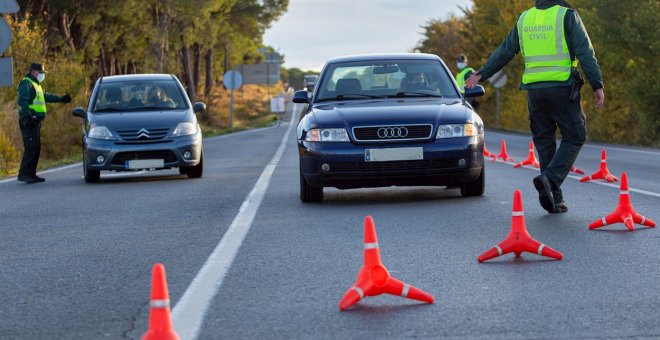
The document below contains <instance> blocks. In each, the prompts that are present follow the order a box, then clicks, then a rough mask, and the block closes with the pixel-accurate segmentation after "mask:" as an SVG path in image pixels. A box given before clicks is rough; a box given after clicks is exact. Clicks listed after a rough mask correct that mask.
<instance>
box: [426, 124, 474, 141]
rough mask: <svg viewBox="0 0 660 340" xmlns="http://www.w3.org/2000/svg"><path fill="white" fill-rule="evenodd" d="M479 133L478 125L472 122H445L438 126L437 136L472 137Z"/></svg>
mask: <svg viewBox="0 0 660 340" xmlns="http://www.w3.org/2000/svg"><path fill="white" fill-rule="evenodd" d="M477 134H478V131H477V126H476V125H474V124H472V123H465V124H445V125H439V126H438V133H436V135H435V138H453V137H472V136H476V135H477Z"/></svg>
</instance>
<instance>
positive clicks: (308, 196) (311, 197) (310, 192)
mask: <svg viewBox="0 0 660 340" xmlns="http://www.w3.org/2000/svg"><path fill="white" fill-rule="evenodd" d="M300 200H301V201H303V202H321V201H322V200H323V187H320V188H319V187H315V186H312V185H310V184H309V183H307V180H306V179H305V176H303V172H302V164H301V165H300Z"/></svg>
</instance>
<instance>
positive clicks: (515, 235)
mask: <svg viewBox="0 0 660 340" xmlns="http://www.w3.org/2000/svg"><path fill="white" fill-rule="evenodd" d="M512 216H513V217H512V218H511V232H509V235H508V236H507V237H506V239H504V241H502V242H500V243H499V244H498V245H496V246H495V247H493V248H490V249H489V250H487V251H486V252H485V253H483V254H481V255H479V257H478V258H477V260H478V261H479V262H484V261H488V260H490V259H492V258H495V257H498V256H502V255H504V254H508V253H514V254H516V257H519V256H520V254H522V253H523V252H528V253H535V254H539V255H542V256H547V257H551V258H553V259H557V260H561V259H562V258H563V257H564V255H562V254H561V253H560V252H558V251H556V250H554V249H552V248H550V247H548V246H546V245H545V244H543V243H541V242H539V241H537V240H535V239H534V238H533V237H532V236H531V235H530V234H529V232H527V228H526V227H525V214H524V212H523V201H522V194H521V193H520V190H516V191H515V192H514V193H513V213H512Z"/></svg>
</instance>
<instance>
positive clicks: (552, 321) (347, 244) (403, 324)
mask: <svg viewBox="0 0 660 340" xmlns="http://www.w3.org/2000/svg"><path fill="white" fill-rule="evenodd" d="M295 111H296V112H299V111H300V108H299V107H296V110H295ZM293 116H294V117H295V114H294V115H293ZM291 117H292V115H291V114H288V115H286V117H285V119H284V120H285V121H288V120H290V119H291ZM290 126H291V124H289V123H284V124H281V125H280V126H274V127H270V128H265V129H259V130H254V131H248V132H241V133H236V134H232V135H227V136H222V137H216V138H210V139H207V140H205V142H204V143H205V145H204V148H205V156H206V159H205V174H204V177H203V178H201V179H195V180H191V179H187V178H185V177H184V176H179V175H178V172H176V170H175V171H165V172H153V173H139V174H128V175H123V174H122V175H105V174H103V175H102V183H101V184H98V185H90V184H85V183H84V181H83V179H82V178H81V175H82V170H81V167H80V165H72V166H69V167H65V168H62V169H57V170H55V171H49V172H47V173H45V174H44V176H45V177H46V178H47V182H46V183H43V184H33V185H25V184H19V183H18V182H16V181H15V180H13V179H6V180H3V181H0V221H1V223H0V271H1V272H2V287H3V288H2V289H1V290H0V301H2V302H3V303H2V305H1V306H0V315H2V316H3V317H2V318H0V334H1V336H0V337H2V338H8V339H44V338H52V339H55V338H62V339H65V338H66V339H89V338H110V339H121V338H133V339H137V338H139V337H140V336H141V335H142V334H143V333H144V332H145V331H146V324H147V319H148V299H149V287H150V275H151V266H152V264H153V263H155V262H162V263H164V264H165V266H166V270H167V277H168V284H169V291H170V297H171V300H172V306H173V317H174V323H175V326H177V332H179V334H181V335H182V336H183V337H184V338H190V337H197V338H199V339H219V338H226V339H243V338H244V339H254V338H282V339H289V338H297V339H310V338H367V337H369V338H375V337H383V338H447V339H454V338H456V339H458V338H469V339H522V338H525V339H528V338H532V339H539V338H553V339H575V338H588V339H593V338H607V337H613V338H660V322H659V321H660V317H659V316H658V308H659V307H660V293H658V292H659V291H660V266H659V265H658V264H659V263H660V251H659V250H660V237H659V236H660V234H659V232H658V230H657V228H654V229H643V228H640V229H639V230H636V231H634V232H629V231H627V230H626V229H625V227H623V226H622V225H616V226H612V227H607V228H604V229H602V230H596V231H589V230H588V229H587V225H588V224H589V223H590V222H592V221H593V220H595V219H598V218H600V217H601V216H603V215H605V214H607V213H609V212H610V211H611V210H613V209H614V207H615V206H616V203H617V199H618V188H616V186H615V187H612V186H608V185H601V184H595V183H579V182H578V180H577V179H576V178H569V179H567V181H566V183H565V186H564V188H565V189H564V192H565V199H566V201H567V203H568V205H569V212H568V213H566V214H558V215H549V214H546V213H545V211H544V210H542V208H541V207H540V206H539V204H538V199H537V196H536V191H535V190H534V188H533V185H532V178H533V177H534V176H535V174H536V171H533V170H531V169H514V168H512V166H511V165H509V164H502V163H488V164H487V188H486V194H485V196H483V197H476V198H463V197H461V196H460V193H459V192H458V190H457V189H444V188H418V187H415V188H382V189H360V190H348V191H340V190H336V189H326V199H325V200H324V201H323V202H322V203H320V204H303V203H301V202H300V201H299V199H298V164H297V150H296V148H295V136H294V133H291V132H290V131H291V130H290ZM502 138H506V140H507V143H508V149H509V153H510V155H511V156H512V157H514V158H516V159H518V160H520V159H523V158H525V157H526V155H527V147H528V144H529V140H530V137H529V136H528V135H523V134H510V133H501V132H493V131H489V132H488V133H487V144H488V147H489V149H490V151H492V152H496V151H499V141H500V139H502ZM601 147H602V145H595V144H589V145H586V146H585V148H584V149H583V151H582V153H581V154H580V157H579V158H578V161H577V166H578V167H580V168H582V169H583V170H585V171H586V172H587V173H590V172H593V171H595V170H596V169H597V168H598V165H599V160H600V148H601ZM606 147H607V148H608V161H609V168H610V170H612V171H613V172H614V173H615V174H617V175H619V174H620V172H621V171H624V170H625V171H627V172H628V174H629V179H630V186H631V187H633V188H635V189H637V190H638V191H633V192H632V194H631V195H632V200H633V204H634V206H635V208H636V209H637V210H638V211H639V212H641V213H643V214H645V215H646V216H648V217H651V218H653V219H655V220H656V221H658V220H660V209H659V208H658V207H660V182H659V181H657V179H656V176H657V174H659V173H660V151H658V150H654V149H645V148H631V147H624V146H613V145H606ZM515 189H520V190H521V191H522V193H523V198H524V200H525V216H526V221H527V227H528V229H529V231H530V233H531V234H532V235H533V236H534V237H535V238H537V239H538V240H540V241H541V242H543V243H545V244H547V245H549V246H551V247H553V248H555V249H557V250H559V251H561V252H563V254H564V259H563V260H562V261H553V260H546V259H544V258H541V257H539V256H537V255H533V254H524V255H523V257H522V258H519V259H514V258H513V257H512V256H510V255H509V256H504V257H501V258H498V259H496V260H493V261H491V262H487V263H482V264H479V263H477V261H476V257H477V256H478V255H479V254H480V253H481V252H483V251H485V250H487V249H488V248H490V247H492V246H493V245H495V244H496V243H498V242H499V241H500V240H501V239H503V238H504V237H505V236H506V234H507V233H508V231H509V228H510V220H511V217H510V216H511V200H512V196H513V191H514V190H515ZM640 190H641V191H640ZM367 214H369V215H372V216H373V218H374V220H375V223H376V227H377V230H378V237H379V243H380V249H381V254H382V257H383V261H384V264H385V266H386V267H387V268H388V269H389V270H390V272H391V273H392V274H393V275H395V276H396V277H398V278H400V279H401V280H403V281H406V282H408V283H411V284H413V285H415V286H417V287H419V288H421V289H424V290H425V291H428V292H430V293H432V294H434V295H435V297H436V302H435V303H434V304H432V305H427V304H420V303H416V302H413V301H409V300H404V299H402V298H400V297H392V296H379V297H373V298H367V299H366V300H363V301H362V302H360V303H359V304H357V305H356V306H354V307H353V308H351V309H350V310H348V311H345V312H339V311H338V308H337V303H338V302H339V299H340V298H341V297H342V295H343V293H344V292H345V290H346V289H347V288H349V287H350V286H351V285H352V284H353V283H354V280H355V276H356V274H357V272H358V270H359V267H360V265H361V261H362V232H363V229H362V228H363V225H362V223H363V220H364V217H365V215H367ZM230 228H231V231H230V232H229V233H227V231H228V230H229V229H230ZM223 237H225V239H224V240H223ZM221 240H222V242H221Z"/></svg>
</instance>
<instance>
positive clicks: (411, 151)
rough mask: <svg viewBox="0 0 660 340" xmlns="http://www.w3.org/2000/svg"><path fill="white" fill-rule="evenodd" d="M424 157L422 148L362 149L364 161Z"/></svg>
mask: <svg viewBox="0 0 660 340" xmlns="http://www.w3.org/2000/svg"><path fill="white" fill-rule="evenodd" d="M419 159H424V148H422V147H416V148H389V149H366V150H364V161H365V162H388V161H412V160H419Z"/></svg>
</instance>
